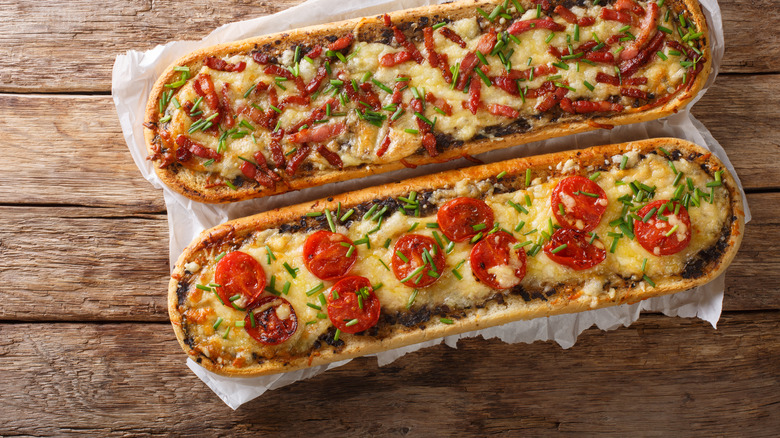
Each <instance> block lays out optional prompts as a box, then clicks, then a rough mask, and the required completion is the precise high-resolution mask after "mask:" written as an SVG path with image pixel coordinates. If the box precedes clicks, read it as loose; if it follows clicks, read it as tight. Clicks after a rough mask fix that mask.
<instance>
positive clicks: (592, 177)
mask: <svg viewBox="0 0 780 438" xmlns="http://www.w3.org/2000/svg"><path fill="white" fill-rule="evenodd" d="M600 175H601V172H596V173H594V174H593V175H591V176H590V177H588V179H590V180H591V181H596V179H598V177H599V176H600ZM596 197H598V196H596Z"/></svg>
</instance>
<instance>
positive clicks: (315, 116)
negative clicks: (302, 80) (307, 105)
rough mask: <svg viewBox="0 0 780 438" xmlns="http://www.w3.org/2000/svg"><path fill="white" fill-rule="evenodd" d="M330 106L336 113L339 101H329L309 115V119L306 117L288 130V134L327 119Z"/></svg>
mask: <svg viewBox="0 0 780 438" xmlns="http://www.w3.org/2000/svg"><path fill="white" fill-rule="evenodd" d="M345 88H346V87H345ZM328 105H330V106H331V110H332V111H336V110H337V109H338V100H336V99H329V100H328V101H327V102H325V104H324V105H322V106H320V107H319V108H317V109H315V110H314V111H312V112H311V114H309V117H306V118H305V119H303V120H301V121H300V122H298V123H296V124H295V125H293V126H291V127H290V128H288V130H287V132H298V131H299V130H300V129H301V128H302V127H303V125H309V126H311V125H312V124H313V123H314V121H315V120H322V118H323V117H325V114H326V113H327V108H328Z"/></svg>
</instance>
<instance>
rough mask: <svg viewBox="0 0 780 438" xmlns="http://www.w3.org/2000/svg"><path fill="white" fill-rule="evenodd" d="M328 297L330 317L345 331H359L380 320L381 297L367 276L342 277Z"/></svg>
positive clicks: (335, 324)
mask: <svg viewBox="0 0 780 438" xmlns="http://www.w3.org/2000/svg"><path fill="white" fill-rule="evenodd" d="M327 298H328V318H330V322H332V323H333V325H334V326H335V327H336V328H337V329H339V330H341V331H342V332H344V333H359V332H362V331H364V330H368V329H370V328H371V327H373V326H375V325H376V323H377V322H379V311H380V310H381V309H380V304H379V298H377V296H376V294H374V288H373V287H372V286H371V282H370V281H368V278H366V277H358V276H356V275H353V276H351V277H345V278H342V279H341V280H339V281H338V282H336V284H334V285H333V287H332V288H331V289H330V293H329V294H328V296H327Z"/></svg>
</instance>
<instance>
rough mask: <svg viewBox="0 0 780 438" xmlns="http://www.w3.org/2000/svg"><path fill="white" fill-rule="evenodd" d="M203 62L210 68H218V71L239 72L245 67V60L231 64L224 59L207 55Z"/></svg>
mask: <svg viewBox="0 0 780 438" xmlns="http://www.w3.org/2000/svg"><path fill="white" fill-rule="evenodd" d="M203 62H204V63H205V64H206V65H207V66H208V67H209V68H210V69H213V70H219V71H229V72H236V73H241V72H242V71H244V69H245V68H246V62H244V61H241V62H239V63H238V64H232V63H230V62H227V61H225V60H224V59H219V58H217V57H214V56H207V57H206V59H205V60H204V61H203Z"/></svg>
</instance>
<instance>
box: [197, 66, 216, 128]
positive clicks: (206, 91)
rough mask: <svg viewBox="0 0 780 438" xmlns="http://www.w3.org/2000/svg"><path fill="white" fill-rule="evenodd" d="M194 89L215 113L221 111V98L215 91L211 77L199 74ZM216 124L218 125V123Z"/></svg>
mask: <svg viewBox="0 0 780 438" xmlns="http://www.w3.org/2000/svg"><path fill="white" fill-rule="evenodd" d="M192 88H194V89H195V93H197V94H198V96H203V100H204V101H205V102H206V105H208V106H209V108H211V109H213V110H215V111H217V110H218V109H219V97H218V96H217V92H216V90H215V89H214V82H212V81H211V76H210V75H207V74H199V75H198V77H197V78H195V81H194V82H193V83H192ZM217 118H219V117H217ZM214 124H215V125H216V122H215V123H214Z"/></svg>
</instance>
